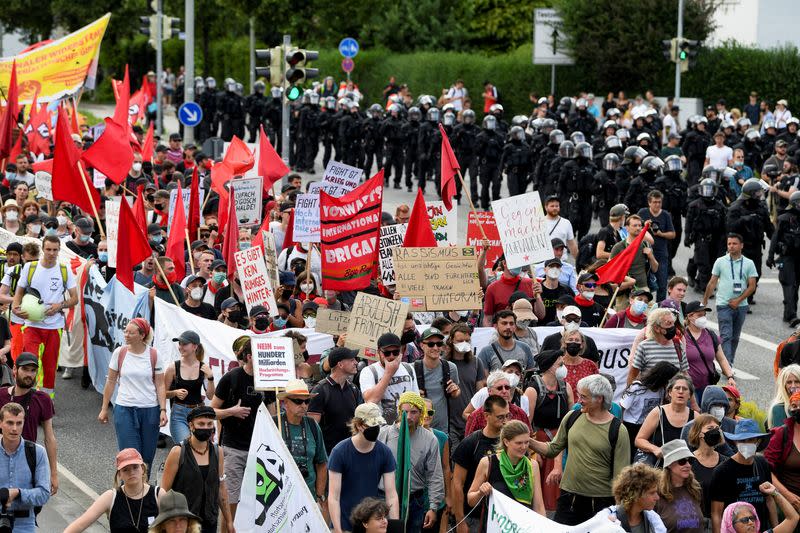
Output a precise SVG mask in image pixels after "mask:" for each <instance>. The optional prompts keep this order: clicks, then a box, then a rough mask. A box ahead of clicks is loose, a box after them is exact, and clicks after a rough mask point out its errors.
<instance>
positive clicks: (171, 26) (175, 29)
mask: <svg viewBox="0 0 800 533" xmlns="http://www.w3.org/2000/svg"><path fill="white" fill-rule="evenodd" d="M162 18H163V24H162V26H161V39H163V40H167V39H170V38H172V37H177V36H178V35H179V34H180V33H181V19H179V18H177V17H169V16H167V15H164V16H163V17H162Z"/></svg>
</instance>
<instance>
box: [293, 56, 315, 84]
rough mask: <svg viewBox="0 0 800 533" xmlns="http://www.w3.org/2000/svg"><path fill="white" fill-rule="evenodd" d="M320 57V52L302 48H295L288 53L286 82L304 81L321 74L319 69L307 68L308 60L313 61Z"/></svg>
mask: <svg viewBox="0 0 800 533" xmlns="http://www.w3.org/2000/svg"><path fill="white" fill-rule="evenodd" d="M318 57H319V52H317V51H315V50H302V49H300V48H293V49H292V50H290V51H289V53H288V54H287V55H286V63H287V64H288V68H287V69H286V82H287V83H303V82H304V81H306V80H310V79H311V78H316V77H317V76H319V69H315V68H306V62H307V61H313V60H315V59H317V58H318Z"/></svg>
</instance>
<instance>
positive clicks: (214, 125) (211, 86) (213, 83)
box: [203, 76, 222, 137]
mask: <svg viewBox="0 0 800 533" xmlns="http://www.w3.org/2000/svg"><path fill="white" fill-rule="evenodd" d="M206 93H208V98H209V100H211V102H210V105H209V111H210V113H209V114H208V115H207V116H208V118H209V120H210V124H211V136H212V137H216V136H217V134H218V133H219V99H220V96H221V94H222V91H218V90H217V80H216V79H215V78H214V77H212V76H209V77H207V78H206ZM203 115H206V110H205V109H203Z"/></svg>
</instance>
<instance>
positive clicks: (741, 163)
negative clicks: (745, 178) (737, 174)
mask: <svg viewBox="0 0 800 533" xmlns="http://www.w3.org/2000/svg"><path fill="white" fill-rule="evenodd" d="M733 166H734V167H743V166H744V161H734V162H733Z"/></svg>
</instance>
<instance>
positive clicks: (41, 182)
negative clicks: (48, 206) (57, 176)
mask: <svg viewBox="0 0 800 533" xmlns="http://www.w3.org/2000/svg"><path fill="white" fill-rule="evenodd" d="M34 183H35V186H36V193H37V194H36V196H37V198H39V199H45V200H52V199H53V176H51V175H50V174H48V173H47V172H44V171H43V170H40V171H39V172H37V173H36V174H35V175H34Z"/></svg>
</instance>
